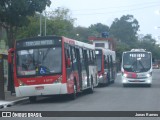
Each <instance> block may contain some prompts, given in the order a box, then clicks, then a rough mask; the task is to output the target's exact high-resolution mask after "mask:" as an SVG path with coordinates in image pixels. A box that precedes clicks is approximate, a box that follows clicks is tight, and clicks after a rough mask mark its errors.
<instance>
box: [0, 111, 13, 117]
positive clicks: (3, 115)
mask: <svg viewBox="0 0 160 120" xmlns="http://www.w3.org/2000/svg"><path fill="white" fill-rule="evenodd" d="M11 115H12V114H11V112H2V117H12V116H11Z"/></svg>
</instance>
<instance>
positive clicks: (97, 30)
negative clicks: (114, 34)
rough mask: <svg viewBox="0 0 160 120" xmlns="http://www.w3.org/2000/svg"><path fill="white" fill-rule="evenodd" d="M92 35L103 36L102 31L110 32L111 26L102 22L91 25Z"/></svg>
mask: <svg viewBox="0 0 160 120" xmlns="http://www.w3.org/2000/svg"><path fill="white" fill-rule="evenodd" d="M88 29H89V32H90V36H96V37H102V36H101V34H102V32H109V27H108V26H107V25H104V24H102V23H97V24H93V25H90V26H89V28H88Z"/></svg>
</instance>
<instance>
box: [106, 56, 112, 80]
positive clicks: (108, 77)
mask: <svg viewBox="0 0 160 120" xmlns="http://www.w3.org/2000/svg"><path fill="white" fill-rule="evenodd" d="M107 63H108V72H107V79H108V81H109V82H110V78H111V74H110V72H111V70H110V69H111V66H110V58H109V55H107Z"/></svg>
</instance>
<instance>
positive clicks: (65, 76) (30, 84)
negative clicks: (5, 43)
mask: <svg viewBox="0 0 160 120" xmlns="http://www.w3.org/2000/svg"><path fill="white" fill-rule="evenodd" d="M12 53H14V58H13V61H12V62H13V68H14V85H15V91H16V96H18V97H22V96H28V97H29V100H30V102H35V101H36V97H37V96H45V95H60V94H69V95H70V98H71V99H75V98H76V94H77V93H78V92H81V91H84V90H88V91H89V92H90V93H92V92H93V89H94V87H95V86H97V85H98V81H97V66H96V56H95V48H94V46H93V45H90V44H87V43H83V42H80V41H76V40H73V39H69V38H66V37H57V36H45V37H35V38H28V39H23V40H19V41H16V43H15V48H13V49H10V50H9V58H8V60H9V61H10V62H11V58H12V57H11V54H12Z"/></svg>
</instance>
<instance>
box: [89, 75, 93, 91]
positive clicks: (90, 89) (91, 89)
mask: <svg viewBox="0 0 160 120" xmlns="http://www.w3.org/2000/svg"><path fill="white" fill-rule="evenodd" d="M93 91H94V85H93V77H91V88H89V90H88V92H89V93H93Z"/></svg>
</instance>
